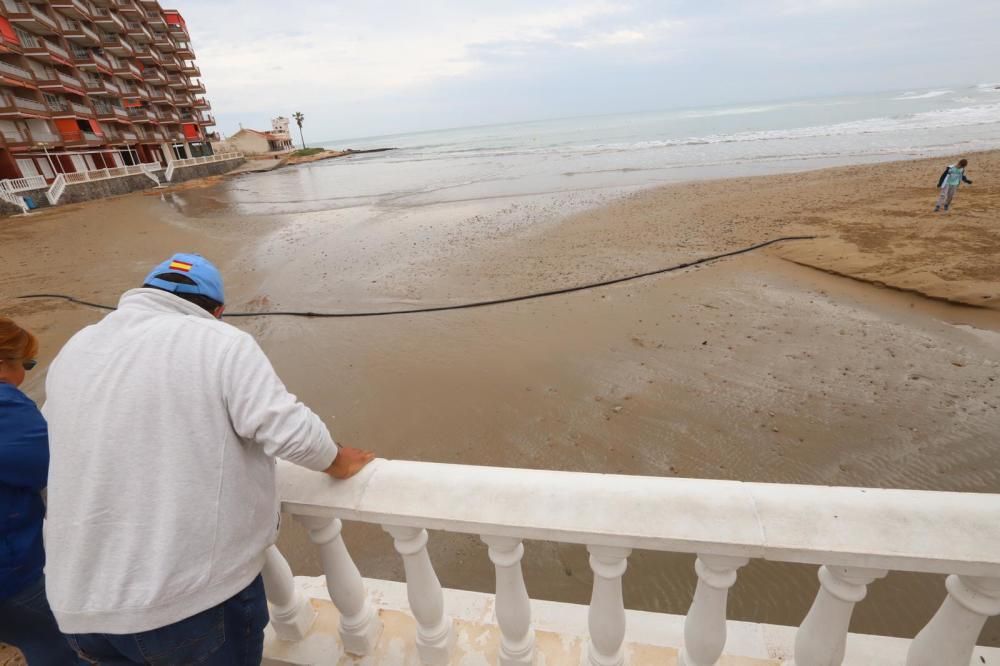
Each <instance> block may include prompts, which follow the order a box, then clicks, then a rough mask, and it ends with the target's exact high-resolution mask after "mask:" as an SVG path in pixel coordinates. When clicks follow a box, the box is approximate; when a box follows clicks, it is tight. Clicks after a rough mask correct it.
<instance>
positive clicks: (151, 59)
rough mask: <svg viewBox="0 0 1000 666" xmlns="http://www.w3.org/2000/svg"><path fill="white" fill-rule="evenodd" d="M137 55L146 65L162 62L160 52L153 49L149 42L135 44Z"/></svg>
mask: <svg viewBox="0 0 1000 666" xmlns="http://www.w3.org/2000/svg"><path fill="white" fill-rule="evenodd" d="M135 57H137V58H138V59H139V60H140V61H142V63H143V64H145V65H159V64H160V63H161V62H162V59H161V58H160V54H159V53H158V52H156V51H154V50H153V49H151V48H150V47H149V45H148V44H135Z"/></svg>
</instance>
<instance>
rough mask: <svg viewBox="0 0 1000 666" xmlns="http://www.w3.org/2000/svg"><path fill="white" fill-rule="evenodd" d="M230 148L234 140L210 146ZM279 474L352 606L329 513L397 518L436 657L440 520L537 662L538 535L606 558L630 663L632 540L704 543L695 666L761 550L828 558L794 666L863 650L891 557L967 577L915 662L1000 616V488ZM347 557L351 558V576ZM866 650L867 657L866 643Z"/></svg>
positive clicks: (792, 557) (603, 582)
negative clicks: (484, 571) (533, 562)
mask: <svg viewBox="0 0 1000 666" xmlns="http://www.w3.org/2000/svg"><path fill="white" fill-rule="evenodd" d="M228 158H229V155H228V154H222V155H217V156H214V157H212V158H210V160H209V161H221V160H224V159H228ZM175 163H179V161H178V162H175ZM278 478H279V485H280V495H281V498H282V507H283V510H284V511H285V512H287V513H290V514H292V515H294V516H296V517H298V518H299V519H300V520H301V519H302V517H306V519H305V521H306V522H308V523H310V525H311V527H310V529H311V530H312V532H313V533H314V536H315V535H322V536H319V537H316V538H314V541H316V542H317V543H319V544H321V548H323V549H333V550H331V552H333V553H334V554H332V555H331V554H329V553H327V554H325V555H324V567H325V569H326V572H327V576H328V579H327V582H328V587H329V591H330V596H331V598H332V599H334V601H335V602H336V603H338V604H339V603H341V602H340V601H339V600H338V598H337V596H336V595H338V594H343V592H342V591H338V590H337V582H338V580H340V581H342V580H343V579H347V580H352V579H353V578H354V575H355V574H354V571H355V569H354V567H353V563H350V564H348V563H349V562H350V560H349V557H348V556H347V555H346V551H342V550H341V548H342V544H339V534H340V529H341V528H340V524H339V521H336V522H335V523H331V521H333V520H334V519H335V518H338V517H342V518H343V519H345V520H357V521H361V522H366V523H371V524H377V525H383V526H385V527H384V529H385V530H386V531H388V532H389V533H390V534H391V535H392V536H393V539H394V544H395V548H396V550H397V551H398V552H399V553H400V554H401V555H402V557H403V563H404V566H405V569H406V584H407V587H406V591H407V598H408V599H409V611H410V612H411V613H412V615H413V617H414V618H415V620H416V623H417V632H416V646H417V649H418V651H419V654H420V657H421V659H422V660H423V661H424V662H425V663H428V664H443V663H446V662H447V660H448V655H449V654H450V650H451V643H452V641H453V640H455V638H454V630H453V628H452V623H451V620H450V618H449V617H448V616H447V615H446V613H445V608H444V595H443V593H442V589H441V585H440V582H439V581H438V578H437V575H436V574H435V572H434V569H433V567H432V566H431V561H430V558H429V556H428V553H427V539H428V536H427V531H426V530H427V529H434V530H443V531H447V532H453V533H462V534H469V535H478V536H480V538H482V539H483V541H485V542H486V544H487V545H488V546H489V557H490V559H491V561H492V562H493V564H494V565H495V574H496V597H495V602H494V603H495V606H494V608H495V614H496V622H497V624H498V626H499V633H500V641H499V642H500V645H499V655H498V656H499V660H500V662H501V663H502V664H504V666H507V665H513V664H518V665H520V666H523V665H524V664H529V663H532V660H533V658H534V659H541V657H540V656H537V655H535V652H537V651H539V650H540V647H539V645H538V644H536V643H535V634H534V631H533V628H532V617H531V603H530V601H529V597H528V592H527V589H526V587H525V584H524V578H523V575H522V572H521V559H522V557H523V552H524V550H523V546H522V540H525V539H533V540H542V541H554V542H560V543H573V544H583V545H586V546H587V548H588V550H589V553H590V565H591V568H592V569H593V572H594V582H593V590H592V596H591V604H590V608H589V615H588V625H589V632H590V644H589V651H588V656H587V660H588V661H589V663H590V664H591V665H592V666H617V665H619V664H623V662H624V653H625V651H624V646H625V642H626V640H627V638H628V631H627V627H626V611H625V607H624V603H623V598H622V576H623V575H624V573H625V571H626V569H627V560H628V557H629V555H630V553H631V551H632V549H644V550H653V551H666V552H678V553H690V554H696V555H697V556H698V558H697V560H696V564H695V567H696V571H697V574H698V585H697V589H696V591H695V594H694V598H693V600H692V603H691V607H690V611H689V613H688V616H687V618H686V620H685V626H684V644H683V646H677V647H679V648H682V651H681V654H680V663H682V664H684V666H708V665H709V664H716V663H718V662H719V660H720V658H721V656H722V655H723V654H724V652H725V650H726V635H727V620H726V606H727V600H728V592H729V590H730V589H731V588H732V586H733V585H734V584H735V582H736V579H737V572H738V570H739V569H740V567H742V566H744V565H745V564H746V563H747V562H748V560H750V559H765V560H772V561H781V562H792V563H798V564H811V565H818V566H819V567H820V569H819V578H820V582H821V586H820V589H819V591H818V593H817V595H816V598H815V600H814V602H813V605H812V607H811V609H810V611H809V613H808V615H807V616H806V618H805V619H804V621H803V623H802V625H801V627H800V629H799V630H798V632H796V633H795V638H794V642H795V645H794V647H793V646H791V645H788V646H787V647H786V648H785V654H788V655H789V656H792V655H794V662H789V663H790V664H794V666H821V665H822V666H835V665H836V664H840V663H842V661H843V660H844V659H845V654H847V655H850V654H852V647H851V643H850V642H849V641H850V640H851V639H850V637H849V634H848V628H849V625H850V620H851V615H852V613H853V609H854V607H855V605H856V604H857V603H859V602H860V601H862V600H863V598H864V597H865V595H866V593H867V587H868V585H869V584H871V583H872V582H873V581H875V580H876V579H878V578H880V577H882V576H884V575H886V572H887V571H889V570H903V571H913V572H921V573H931V574H953V575H951V576H950V577H949V578H948V579H947V590H948V596H947V598H946V599H945V601H944V603H943V605H942V606H941V608H940V609H939V610H938V612H937V614H936V615H935V616H934V618H933V619H932V620H931V621H930V622H929V623H928V625H927V626H926V627H925V629H924V630H923V631H921V632H920V634H919V635H918V636H917V638H916V639H915V640H914V641H913V642H912V645H911V647H910V651H909V657H908V661H907V666H967V665H968V664H969V660H970V657H971V655H972V654H973V650H974V646H975V643H976V640H977V637H978V635H979V632H980V631H981V629H982V627H983V623H984V622H985V620H986V619H987V618H988V617H990V616H992V615H996V614H1000V531H998V530H996V529H995V522H996V516H997V515H1000V496H998V495H990V494H963V493H944V492H927V491H912V490H886V489H864V488H830V487H815V486H793V485H780V484H760V483H740V482H732V481H715V480H696V479H676V478H653V477H628V476H617V475H596V474H577V473H571V472H555V471H545V470H524V469H501V468H489V467H473V466H464V465H439V464H432V463H419V462H408V461H386V460H377V461H375V462H373V463H372V464H371V465H369V467H367V468H366V469H365V470H363V471H362V472H361V474H360V475H359V476H358V477H357V478H356V479H352V480H350V481H347V482H334V481H331V480H330V479H329V478H328V477H326V476H324V475H321V474H316V473H314V472H309V471H308V470H304V469H301V468H296V467H294V466H292V465H288V464H285V463H279V477H278ZM476 498H489V499H488V501H479V500H478V499H476ZM664 507H671V508H672V511H671V517H670V520H663V518H662V516H663V511H664ZM331 544H333V545H331ZM327 559H330V560H335V561H336V562H339V564H336V563H335V562H334V561H331V562H327ZM343 567H349V571H348V573H346V574H344V573H341V571H340V569H341V568H343ZM331 572H333V573H331ZM360 589H361V588H360V586H359V585H358V584H357V582H356V581H355V583H354V588H353V592H351V593H350V594H351V595H352V598H353V599H355V600H357V599H362V600H363V599H364V596H363V594H362V593H359V592H358V590H360ZM355 603H357V601H355ZM362 603H363V601H362ZM345 607H346V606H345ZM366 612H367V611H366ZM347 615H351V612H350V611H348V612H347ZM789 636H790V634H789ZM789 640H790V639H789ZM866 640H867V639H866ZM887 645H891V650H896V652H895V654H897V655H898V656H896V657H895V658H894V659H893V660H892V661H886V662H884V663H900V662H901V661H902V660H903V656H902V654H901V653H900V652H899V651H900V648H899V647H898V646H899V643H898V641H887ZM870 647H871V643H870V641H869V642H867V643H865V645H861V644H860V643H859V649H861V650H863V651H864V650H869V649H870ZM891 650H890V651H891ZM866 654H870V653H869V652H866ZM998 654H1000V653H998ZM852 663H855V664H856V663H858V661H857V658H856V657H855V661H854V662H852ZM863 663H869V662H863ZM987 663H990V662H987Z"/></svg>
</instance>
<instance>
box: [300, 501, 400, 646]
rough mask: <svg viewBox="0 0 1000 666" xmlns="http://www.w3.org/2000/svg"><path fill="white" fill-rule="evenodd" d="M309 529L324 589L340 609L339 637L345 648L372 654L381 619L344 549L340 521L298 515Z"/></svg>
mask: <svg viewBox="0 0 1000 666" xmlns="http://www.w3.org/2000/svg"><path fill="white" fill-rule="evenodd" d="M297 518H298V521H299V522H300V523H302V525H303V526H305V528H306V529H308V530H309V540H310V541H312V542H313V543H314V544H316V545H317V546H318V547H319V554H320V560H321V561H322V562H323V573H324V574H326V589H327V590H328V591H329V593H330V599H331V600H332V601H333V605H334V606H336V607H337V610H338V611H340V640H341V642H342V643H343V644H344V651H345V652H348V653H349V654H353V655H359V656H365V655H369V654H372V652H374V650H375V645H376V644H377V643H378V639H379V635H380V634H381V633H382V621H381V620H379V618H378V613H376V612H375V607H374V606H373V605H372V602H371V600H370V599H369V598H368V593H367V592H366V591H365V584H364V581H363V580H362V579H361V573H360V572H359V571H358V567H357V566H356V565H355V564H354V560H352V559H351V555H350V553H348V552H347V546H345V545H344V539H343V537H342V536H341V530H342V529H343V526H344V525H343V523H342V522H341V521H340V520H339V519H336V518H334V519H333V520H331V519H329V518H314V517H311V516H298V517H297Z"/></svg>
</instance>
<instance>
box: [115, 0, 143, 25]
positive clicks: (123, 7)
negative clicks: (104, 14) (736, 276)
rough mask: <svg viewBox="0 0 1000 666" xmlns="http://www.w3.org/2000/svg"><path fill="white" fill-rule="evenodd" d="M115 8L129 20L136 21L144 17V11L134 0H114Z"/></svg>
mask: <svg viewBox="0 0 1000 666" xmlns="http://www.w3.org/2000/svg"><path fill="white" fill-rule="evenodd" d="M113 1H114V5H115V7H116V8H117V9H118V11H119V12H121V13H122V14H124V15H125V16H126V17H127V18H128V20H130V21H135V20H137V19H139V18H141V17H142V16H143V11H142V10H141V9H139V6H138V5H137V4H136V3H135V2H133V1H132V0H113Z"/></svg>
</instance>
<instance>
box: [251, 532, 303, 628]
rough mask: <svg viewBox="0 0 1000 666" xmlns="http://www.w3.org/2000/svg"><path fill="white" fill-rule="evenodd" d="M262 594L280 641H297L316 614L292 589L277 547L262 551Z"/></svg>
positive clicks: (291, 583)
mask: <svg viewBox="0 0 1000 666" xmlns="http://www.w3.org/2000/svg"><path fill="white" fill-rule="evenodd" d="M264 556H265V559H264V570H263V571H262V572H261V576H262V577H263V579H264V591H265V594H266V595H267V602H268V608H269V610H270V611H271V626H272V627H274V632H275V633H276V634H277V635H278V638H280V639H281V640H283V641H301V640H302V639H303V638H305V636H306V634H307V633H308V632H309V628H310V627H312V625H313V622H314V621H315V620H316V611H315V610H313V607H312V606H311V605H309V600H308V599H306V597H305V595H304V594H302V591H301V590H299V588H298V587H297V586H296V585H295V578H294V577H293V576H292V569H291V567H289V566H288V561H287V560H285V558H284V556H283V555H282V554H281V552H279V551H278V549H277V547H275V546H271V547H270V548H268V549H267V550H266V551H264Z"/></svg>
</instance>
